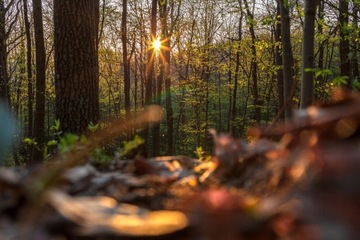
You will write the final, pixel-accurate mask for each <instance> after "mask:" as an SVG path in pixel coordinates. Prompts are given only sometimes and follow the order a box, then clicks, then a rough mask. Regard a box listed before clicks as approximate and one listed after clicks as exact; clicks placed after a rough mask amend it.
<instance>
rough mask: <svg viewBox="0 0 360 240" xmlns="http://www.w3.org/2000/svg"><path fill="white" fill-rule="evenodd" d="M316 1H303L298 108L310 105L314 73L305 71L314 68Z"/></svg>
mask: <svg viewBox="0 0 360 240" xmlns="http://www.w3.org/2000/svg"><path fill="white" fill-rule="evenodd" d="M316 5H317V1H314V0H306V1H305V20H304V30H303V42H302V80H301V101H300V108H306V107H308V106H310V105H311V104H312V101H313V92H314V73H313V72H310V71H307V69H313V68H314V40H315V14H316Z"/></svg>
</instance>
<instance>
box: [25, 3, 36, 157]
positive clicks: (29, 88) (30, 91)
mask: <svg viewBox="0 0 360 240" xmlns="http://www.w3.org/2000/svg"><path fill="white" fill-rule="evenodd" d="M27 4H28V1H27V0H23V5H24V24H25V36H26V72H27V94H28V99H27V100H28V102H27V107H28V109H27V112H28V128H27V134H26V135H27V137H28V138H30V139H32V138H33V111H34V110H33V105H34V96H33V94H34V93H33V74H32V45H31V33H30V21H29V16H28V6H27ZM30 149H31V148H30ZM31 155H32V150H30V152H29V156H30V157H29V158H28V159H30V158H31Z"/></svg>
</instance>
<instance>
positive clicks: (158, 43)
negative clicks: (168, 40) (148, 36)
mask: <svg viewBox="0 0 360 240" xmlns="http://www.w3.org/2000/svg"><path fill="white" fill-rule="evenodd" d="M152 45H153V48H154V50H155V51H157V52H158V51H160V49H161V41H160V38H157V39H155V40H154V41H153V44H152Z"/></svg>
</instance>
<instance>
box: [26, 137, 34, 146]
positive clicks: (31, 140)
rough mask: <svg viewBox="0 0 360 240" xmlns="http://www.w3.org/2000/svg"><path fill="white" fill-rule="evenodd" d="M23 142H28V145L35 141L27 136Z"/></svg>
mask: <svg viewBox="0 0 360 240" xmlns="http://www.w3.org/2000/svg"><path fill="white" fill-rule="evenodd" d="M23 143H25V144H28V145H32V144H34V143H35V142H34V140H33V139H31V138H28V137H27V138H24V140H23Z"/></svg>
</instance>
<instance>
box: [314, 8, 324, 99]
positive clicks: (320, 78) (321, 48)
mask: <svg viewBox="0 0 360 240" xmlns="http://www.w3.org/2000/svg"><path fill="white" fill-rule="evenodd" d="M324 4H325V3H324V2H323V1H319V10H318V24H317V34H318V35H319V36H322V34H323V32H324V28H323V21H324V6H325V5H324ZM324 43H325V41H324V40H323V41H319V42H318V49H319V50H318V55H319V56H318V60H317V62H318V63H317V67H318V69H320V70H322V69H324V67H325V64H324V56H325V44H324ZM324 80H325V79H324V77H323V76H321V75H320V76H318V77H317V78H316V80H315V84H316V85H315V89H316V88H317V87H318V86H323V84H324ZM319 98H320V94H318V93H317V92H315V93H314V99H319Z"/></svg>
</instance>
